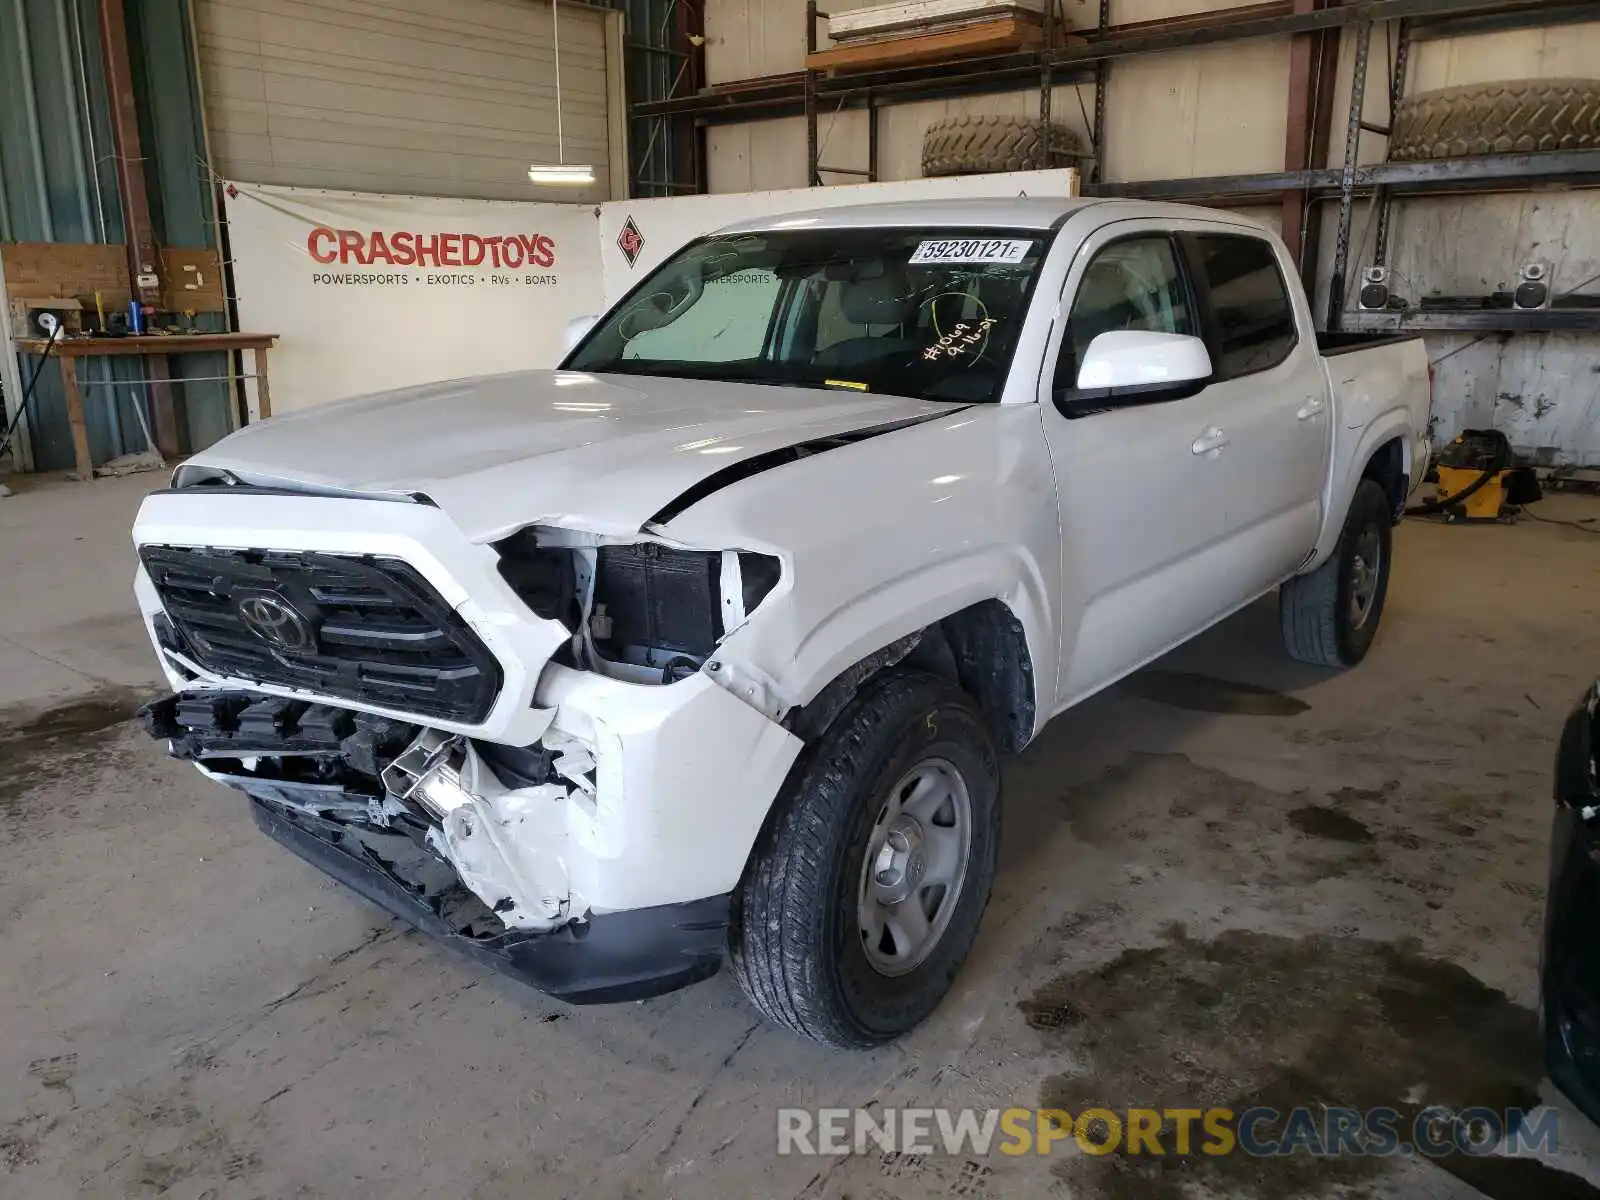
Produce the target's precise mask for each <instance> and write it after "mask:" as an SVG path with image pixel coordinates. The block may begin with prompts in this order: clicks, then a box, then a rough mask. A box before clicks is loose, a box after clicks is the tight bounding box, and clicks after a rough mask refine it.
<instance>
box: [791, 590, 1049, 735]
mask: <svg viewBox="0 0 1600 1200" xmlns="http://www.w3.org/2000/svg"><path fill="white" fill-rule="evenodd" d="M897 667H898V668H905V669H912V670H919V671H923V672H926V673H927V674H930V675H938V676H940V677H942V678H945V679H948V680H950V681H951V682H952V683H954V684H955V685H956V686H957V687H959V688H960V689H961V690H962V691H963V692H965V693H966V694H967V695H968V696H970V697H971V698H972V700H973V702H974V703H975V704H976V705H977V707H978V711H979V712H980V713H982V714H983V717H984V720H985V723H986V724H987V725H988V727H989V732H990V735H991V736H992V737H993V738H994V741H995V745H996V746H997V747H998V748H999V749H1001V750H1003V751H1007V752H1016V751H1018V750H1021V749H1022V748H1023V747H1024V746H1026V745H1027V744H1028V742H1030V741H1031V740H1032V739H1033V735H1034V733H1035V731H1036V729H1037V726H1038V720H1039V712H1040V711H1041V706H1040V704H1039V698H1038V689H1037V669H1036V664H1035V661H1034V655H1033V652H1032V650H1031V648H1030V639H1029V636H1028V630H1027V628H1026V626H1025V624H1024V622H1023V620H1022V619H1021V617H1019V616H1018V614H1017V613H1016V612H1015V611H1014V610H1013V609H1012V607H1011V605H1010V604H1008V603H1007V602H1006V601H1005V600H1002V599H1000V598H998V597H991V598H988V599H983V600H979V601H976V602H974V603H972V604H968V605H965V606H964V607H962V608H959V609H956V610H955V611H953V612H951V613H949V614H948V615H946V616H943V617H940V618H938V619H936V620H934V621H931V622H929V623H928V624H926V625H924V626H922V627H921V628H920V629H917V630H914V631H913V632H911V633H909V634H905V635H903V636H901V637H898V638H895V639H894V640H893V641H891V642H889V643H888V644H887V645H885V646H883V647H881V648H880V649H878V650H875V651H873V652H872V653H871V654H868V655H866V656H865V657H863V658H861V659H859V660H857V661H856V662H854V663H852V664H850V666H848V667H846V668H845V669H844V670H843V671H841V672H839V673H838V674H837V675H835V676H834V677H833V678H832V679H830V680H829V681H828V682H827V683H825V684H824V685H823V686H822V687H821V688H820V689H819V690H818V691H817V693H816V694H815V695H814V696H813V697H812V698H811V699H810V700H809V701H807V702H806V703H805V704H800V705H796V706H794V707H793V708H791V709H790V710H789V711H788V712H787V713H786V714H785V715H784V719H783V724H784V726H785V727H786V728H787V729H789V730H790V732H792V733H794V734H796V735H797V736H798V737H800V738H802V739H803V740H805V741H807V742H810V741H813V740H815V739H816V738H818V737H820V736H821V735H822V733H823V732H825V731H826V729H827V728H828V726H829V725H831V724H832V722H833V720H834V718H835V717H837V716H838V715H839V713H840V712H842V711H843V710H844V708H845V706H846V705H848V704H849V703H850V701H851V699H852V698H853V697H854V696H855V695H856V694H857V693H858V692H860V691H861V689H862V688H863V687H865V686H866V685H867V684H868V683H869V682H870V681H871V680H873V679H875V678H876V677H878V676H879V675H881V674H882V673H883V672H885V671H889V670H893V669H895V668H897Z"/></svg>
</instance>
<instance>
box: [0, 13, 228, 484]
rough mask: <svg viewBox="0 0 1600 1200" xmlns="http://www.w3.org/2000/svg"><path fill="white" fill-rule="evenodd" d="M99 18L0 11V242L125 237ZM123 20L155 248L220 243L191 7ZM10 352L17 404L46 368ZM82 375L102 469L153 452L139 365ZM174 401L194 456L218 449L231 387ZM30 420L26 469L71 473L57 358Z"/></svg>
mask: <svg viewBox="0 0 1600 1200" xmlns="http://www.w3.org/2000/svg"><path fill="white" fill-rule="evenodd" d="M97 9H98V4H97V0H21V2H20V3H12V4H8V5H6V6H5V7H4V8H3V9H0V11H3V12H4V16H0V241H13V242H62V243H94V244H100V245H105V244H112V243H120V242H122V241H123V240H124V232H123V225H122V210H121V207H120V203H119V201H118V197H117V182H116V172H115V155H114V151H113V146H112V137H111V120H110V107H109V101H108V99H107V96H106V87H105V79H104V72H103V69H102V57H101V55H102V52H101V46H100V33H99V23H98V14H97ZM124 13H125V18H126V22H127V30H128V41H129V57H130V60H131V65H132V68H133V82H134V90H135V92H136V94H137V96H138V101H139V106H140V112H141V115H142V117H143V118H144V122H143V124H142V126H141V129H140V140H141V142H142V144H143V151H144V157H145V162H144V171H145V183H146V187H147V189H148V192H149V198H150V211H151V218H152V221H153V223H154V225H155V231H156V236H157V240H158V241H159V242H160V243H161V244H162V245H164V246H180V247H206V246H211V245H214V244H215V236H214V235H215V230H214V229H213V227H212V223H211V212H212V210H211V192H210V184H209V182H208V181H207V179H206V174H205V168H204V164H203V156H202V152H201V146H202V135H201V129H200V118H199V112H198V107H197V105H198V101H197V98H196V95H195V93H194V75H193V70H192V62H193V47H192V45H191V44H190V42H189V16H188V9H187V6H186V4H185V3H182V2H177V0H169V2H166V3H161V4H150V3H145V2H144V0H125V3H124ZM205 319H206V318H201V320H202V322H203V321H204V320H205ZM7 357H8V361H7V363H6V364H5V369H4V370H3V371H0V378H3V379H4V381H5V382H6V384H7V388H6V390H7V404H8V406H10V405H13V404H15V402H16V400H15V397H16V396H17V395H18V393H20V391H21V390H22V389H21V385H20V381H21V380H25V379H27V378H29V377H31V376H32V374H33V372H34V369H35V367H36V366H37V365H38V360H37V359H35V358H32V357H28V358H25V359H23V360H22V361H21V363H20V369H13V368H14V367H15V366H16V360H14V359H11V358H10V356H9V355H8V356H7ZM226 366H227V364H226V360H225V356H223V355H221V354H197V355H179V356H173V357H172V359H171V372H172V374H173V376H174V377H178V376H183V375H190V376H196V377H215V376H217V375H219V374H221V373H222V372H223V371H224V370H226ZM78 376H79V378H80V380H81V381H82V384H83V394H84V419H85V424H86V425H87V428H88V433H89V447H90V452H91V455H92V457H93V459H94V461H95V462H96V463H103V462H105V461H107V460H108V459H111V458H114V457H117V456H118V455H122V454H125V453H129V452H134V451H140V450H143V449H145V445H146V443H145V435H144V431H143V428H142V426H141V424H140V417H141V415H142V411H143V409H144V408H145V406H146V402H147V389H146V387H145V385H144V378H145V376H144V370H143V366H142V364H141V363H140V362H139V361H138V360H137V359H132V358H112V359H106V358H100V359H85V360H83V361H82V362H81V363H80V364H79V366H78ZM172 392H173V395H174V397H175V398H176V399H177V400H178V401H179V402H180V404H181V405H182V409H183V412H184V415H185V419H186V421H187V428H186V430H185V434H186V438H187V441H188V444H189V446H190V447H191V448H195V449H198V448H200V447H203V446H207V445H209V444H211V443H212V442H214V441H216V439H217V438H219V437H221V436H222V435H223V434H224V433H226V432H227V431H228V430H229V429H230V428H231V411H230V397H229V392H228V388H227V386H226V385H225V384H222V383H217V382H211V381H209V380H208V381H207V382H200V383H189V384H184V383H176V384H174V385H172ZM28 418H29V419H28V422H27V425H26V426H24V428H25V429H26V430H27V433H28V437H27V438H26V440H25V442H24V445H25V447H26V448H27V450H28V453H27V454H26V455H24V456H23V459H24V461H25V462H26V463H27V464H28V465H30V466H32V467H33V468H34V469H37V470H54V469H62V468H67V467H70V466H72V464H73V460H74V454H73V447H72V436H71V431H70V429H69V427H68V424H67V417H66V402H65V399H64V397H63V394H62V389H61V383H60V376H59V373H58V370H57V367H56V364H55V363H53V362H52V363H48V364H46V366H45V369H44V370H43V371H41V372H40V374H39V379H38V383H37V385H36V387H35V390H34V394H33V399H32V401H31V403H30V405H29V414H28ZM3 461H4V459H0V462H3Z"/></svg>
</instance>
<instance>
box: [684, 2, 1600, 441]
mask: <svg viewBox="0 0 1600 1200" xmlns="http://www.w3.org/2000/svg"><path fill="white" fill-rule="evenodd" d="M868 2H870V0H841V2H838V3H835V4H834V5H832V6H831V7H832V8H833V9H834V10H840V9H850V8H856V7H862V6H864V4H866V3H868ZM1232 7H1236V5H1234V4H1230V3H1222V2H1219V0H1113V3H1112V11H1111V20H1112V21H1113V23H1118V24H1120V23H1126V22H1131V21H1147V20H1155V19H1159V18H1163V17H1172V16H1179V15H1185V14H1190V13H1197V12H1212V11H1218V10H1222V9H1227V8H1232ZM1098 9H1099V5H1098V2H1097V0H1065V3H1064V6H1063V11H1064V13H1065V14H1066V17H1067V20H1068V23H1069V24H1070V25H1072V26H1074V27H1090V26H1092V25H1093V24H1094V22H1095V20H1096V16H1097V13H1098ZM804 14H805V5H804V3H803V0H706V28H707V43H706V65H707V72H708V75H709V78H710V80H711V82H712V83H714V84H715V83H721V82H728V81H731V80H735V79H744V78H749V77H752V76H757V75H765V74H774V73H779V72H786V71H796V70H799V69H800V68H801V67H802V66H803V63H804V59H805V29H804V24H805V15H804ZM824 33H825V31H819V38H821V37H822V36H823V34H824ZM1392 36H1393V30H1391V29H1386V28H1384V27H1379V28H1378V29H1377V30H1375V32H1374V36H1373V42H1372V50H1371V57H1370V63H1369V68H1368V78H1367V91H1366V96H1367V101H1366V109H1365V112H1366V116H1367V119H1368V120H1370V121H1372V122H1374V123H1377V124H1383V123H1386V122H1387V120H1388V116H1389V113H1388V79H1389V64H1390V62H1391V57H1390V51H1389V39H1390V38H1391V37H1392ZM1353 37H1354V35H1353V31H1351V30H1346V31H1345V34H1344V40H1343V44H1342V45H1341V49H1340V70H1339V80H1338V84H1337V89H1336V93H1337V94H1336V96H1335V99H1334V107H1333V120H1332V137H1331V139H1330V153H1329V164H1328V165H1338V164H1339V163H1341V162H1343V161H1344V129H1345V113H1346V111H1347V109H1348V103H1349V95H1350V80H1351V77H1352V74H1353V70H1352V66H1353V61H1354V46H1353ZM823 44H825V42H824V43H823ZM1289 49H1290V42H1289V39H1287V38H1272V39H1264V40H1254V41H1247V42H1234V43H1225V44H1222V45H1216V46H1202V47H1196V48H1195V49H1192V50H1178V51H1173V52H1171V53H1167V54H1159V55H1141V56H1136V57H1133V58H1128V59H1119V60H1117V61H1115V62H1114V63H1113V64H1112V66H1111V71H1110V86H1109V88H1108V89H1107V92H1108V95H1107V109H1106V147H1105V162H1104V164H1103V171H1102V176H1103V178H1104V179H1106V180H1107V181H1108V182H1113V183H1115V182H1118V181H1134V180H1142V179H1160V178H1174V177H1181V176H1191V175H1221V174H1234V173H1245V172H1252V171H1275V170H1279V169H1281V168H1282V166H1283V154H1284V140H1285V133H1286V129H1287V108H1288V105H1287V86H1288V78H1289ZM1597 62H1600V21H1597V22H1595V23H1593V24H1582V25H1566V26H1561V27H1557V28H1553V29H1531V30H1518V31H1513V32H1509V33H1496V34H1489V35H1483V36H1476V37H1470V38H1454V39H1448V40H1439V41H1427V42H1421V43H1418V44H1417V45H1415V46H1414V47H1413V51H1412V57H1411V67H1410V76H1409V87H1408V90H1409V92H1410V93H1412V94H1414V93H1416V92H1418V91H1425V90H1432V89H1435V88H1442V87H1453V86H1457V85H1464V84H1470V83H1482V82H1490V81H1494V80H1499V79H1516V78H1530V77H1563V76H1574V77H1594V76H1600V69H1597V68H1596V67H1595V66H1594V64H1595V63H1597ZM1074 92H1075V89H1072V88H1060V89H1057V92H1056V94H1055V98H1054V100H1053V115H1054V116H1055V118H1056V119H1057V120H1062V121H1065V122H1066V123H1067V124H1069V125H1070V126H1072V127H1074V128H1075V129H1077V130H1079V132H1080V135H1081V134H1083V133H1085V132H1086V131H1085V130H1084V125H1085V120H1084V117H1083V115H1082V111H1087V112H1088V113H1090V114H1092V113H1093V106H1094V93H1093V89H1092V88H1091V87H1085V88H1082V89H1081V92H1082V99H1083V110H1082V111H1080V108H1079V105H1078V99H1077V96H1076V95H1075V94H1074ZM1037 111H1038V92H1037V90H1033V89H1030V90H1027V91H1020V92H1017V93H1014V94H1007V95H999V96H979V97H972V98H970V99H963V100H955V101H940V102H933V103H926V104H915V105H906V106H903V107H892V108H886V109H883V110H881V113H880V116H879V121H880V125H879V135H880V144H879V154H880V164H879V165H880V170H881V172H882V174H883V177H884V178H886V179H909V178H916V177H917V176H918V175H919V174H920V173H921V171H920V168H921V142H922V133H923V131H924V130H925V129H926V128H927V126H928V124H929V123H930V122H932V121H934V120H937V119H938V118H940V117H943V116H947V115H952V114H954V113H960V112H968V113H1016V114H1019V115H1032V114H1034V113H1037ZM818 137H819V141H820V142H821V143H822V144H823V146H824V150H823V153H822V155H821V158H822V161H823V162H824V164H828V165H832V166H836V167H862V166H865V164H866V123H865V117H864V115H862V114H860V113H844V114H840V115H838V116H833V115H831V114H828V113H826V112H824V113H823V114H822V116H821V119H820V122H819V127H818ZM1085 140H1086V139H1085ZM707 154H708V160H709V162H708V166H709V182H710V187H711V190H712V191H716V192H725V191H745V190H752V189H761V188H770V187H799V186H803V185H804V183H805V157H806V147H805V124H804V122H803V121H802V120H800V119H798V118H796V119H792V120H783V121H765V122H760V123H754V124H747V125H723V126H713V127H712V128H710V129H709V130H708V131H707ZM1386 154H1387V143H1386V139H1384V138H1383V137H1381V136H1378V135H1374V134H1371V133H1366V134H1363V135H1362V137H1361V140H1360V143H1359V152H1358V161H1360V162H1363V163H1372V162H1381V161H1383V160H1384V158H1385V156H1386ZM823 178H824V181H825V182H846V181H847V180H846V178H845V177H843V176H829V175H827V174H826V173H825V174H824V176H823ZM1335 209H1336V206H1335V205H1324V206H1321V209H1320V210H1319V211H1318V212H1317V213H1316V214H1315V216H1314V218H1313V219H1315V220H1318V221H1320V222H1321V224H1322V231H1323V237H1322V239H1321V261H1320V263H1319V271H1318V281H1319V286H1318V293H1319V294H1318V296H1317V297H1316V302H1317V312H1318V314H1319V317H1320V316H1321V315H1322V314H1323V313H1324V312H1325V311H1326V299H1327V280H1328V276H1329V274H1330V273H1331V266H1332V259H1333V251H1334V243H1335V230H1336V220H1335V217H1336V212H1335ZM1239 211H1240V212H1242V213H1244V214H1245V215H1248V216H1250V217H1252V218H1254V219H1256V220H1259V221H1262V222H1263V223H1264V224H1267V225H1268V226H1269V227H1272V228H1277V226H1278V224H1279V212H1280V210H1279V209H1278V208H1277V207H1276V206H1266V207H1252V208H1249V209H1241V210H1239ZM1351 242H1352V251H1351V256H1350V270H1351V277H1352V279H1356V278H1359V274H1358V273H1359V270H1360V268H1361V267H1362V266H1364V265H1367V264H1369V263H1370V262H1371V261H1372V247H1373V242H1374V222H1373V214H1372V211H1371V209H1370V206H1367V205H1357V207H1356V210H1355V217H1354V221H1353V225H1352V238H1351ZM1390 247H1391V251H1390V263H1391V265H1392V266H1393V268H1394V270H1395V276H1396V280H1397V288H1398V290H1399V291H1400V292H1401V294H1404V295H1407V296H1408V297H1410V298H1412V299H1413V300H1414V299H1416V298H1417V297H1419V296H1423V295H1428V294H1446V295H1475V294H1481V293H1486V292H1488V291H1492V290H1494V289H1495V288H1497V287H1500V286H1503V285H1504V284H1505V283H1507V282H1509V281H1511V280H1514V279H1515V277H1516V272H1517V268H1518V267H1519V265H1520V264H1522V263H1524V262H1527V261H1529V260H1531V259H1535V258H1540V259H1545V260H1548V261H1550V262H1552V263H1553V264H1554V267H1555V282H1556V288H1557V290H1558V292H1559V291H1560V290H1561V289H1562V288H1563V287H1566V288H1572V287H1575V286H1577V285H1579V284H1585V285H1586V286H1585V287H1584V290H1585V291H1589V292H1600V280H1590V279H1589V276H1591V275H1594V274H1597V273H1600V192H1596V191H1577V192H1554V191H1548V190H1547V191H1542V192H1534V193H1529V194H1526V195H1501V196H1463V197H1448V198H1446V197H1435V198H1410V199H1402V200H1399V201H1397V203H1396V205H1395V207H1394V210H1393V214H1392V226H1391V238H1390ZM1350 290H1351V293H1352V298H1351V300H1350V301H1349V303H1350V304H1351V305H1352V306H1353V305H1354V299H1353V292H1354V290H1355V289H1354V288H1351V289H1350ZM1428 341H1429V350H1430V354H1431V355H1432V356H1433V357H1434V358H1435V359H1437V360H1439V361H1438V386H1437V391H1436V411H1435V419H1436V432H1437V435H1438V437H1439V438H1440V439H1441V440H1442V439H1445V438H1448V437H1450V436H1453V435H1454V434H1455V433H1456V432H1457V431H1459V430H1460V429H1462V428H1469V427H1478V426H1483V425H1490V424H1494V425H1497V426H1499V427H1501V428H1504V429H1505V430H1507V432H1508V433H1509V434H1510V435H1511V436H1512V438H1513V441H1514V442H1515V443H1516V445H1517V446H1518V448H1519V449H1521V450H1523V451H1525V452H1527V453H1530V454H1537V455H1539V456H1540V457H1541V458H1544V459H1554V460H1558V461H1570V462H1579V463H1585V464H1600V375H1597V374H1596V373H1595V372H1594V371H1593V370H1592V369H1591V367H1590V365H1589V364H1590V362H1592V361H1593V359H1594V358H1595V357H1596V354H1597V351H1600V346H1597V345H1596V341H1597V339H1595V338H1593V337H1580V336H1575V335H1546V336H1535V335H1519V336H1517V337H1514V338H1502V337H1500V336H1498V335H1495V336H1491V337H1487V338H1483V339H1473V338H1470V337H1430V338H1429V339H1428Z"/></svg>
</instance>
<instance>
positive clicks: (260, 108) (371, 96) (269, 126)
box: [195, 0, 626, 202]
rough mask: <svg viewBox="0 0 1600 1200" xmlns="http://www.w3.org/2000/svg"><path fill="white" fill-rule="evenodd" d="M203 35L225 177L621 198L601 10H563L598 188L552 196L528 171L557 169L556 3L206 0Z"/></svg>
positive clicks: (565, 90)
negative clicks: (616, 190) (614, 183)
mask: <svg viewBox="0 0 1600 1200" xmlns="http://www.w3.org/2000/svg"><path fill="white" fill-rule="evenodd" d="M195 25H196V29H197V32H198V41H199V53H200V71H201V76H202V79H203V81H204V85H205V104H206V121H207V125H208V128H209V130H210V142H211V155H212V164H213V166H214V168H215V169H216V170H217V172H218V173H219V174H221V175H224V176H226V177H229V178H233V179H239V180H244V181H248V182H251V183H276V184H288V185H294V186H302V187H327V188H339V189H345V190H350V191H366V192H397V193H409V194H415V195H425V196H456V197H465V198H476V199H499V200H528V199H540V198H545V199H553V200H571V201H578V202H594V201H599V200H604V199H607V198H609V197H610V196H611V194H612V189H611V172H612V158H613V155H614V154H616V153H617V151H618V146H617V144H616V143H615V141H614V139H615V137H616V133H617V130H616V129H614V128H613V126H612V122H611V120H610V115H611V114H610V97H611V94H612V91H613V90H614V89H615V90H617V91H620V86H621V81H620V80H619V79H615V78H612V77H611V76H612V74H613V73H614V69H613V67H612V64H613V63H614V62H616V61H620V60H619V59H618V58H617V57H616V51H617V49H619V48H613V47H608V45H607V37H608V29H614V28H615V23H614V22H613V21H612V19H611V15H610V14H608V13H606V12H604V11H601V10H598V9H594V8H590V7H588V6H584V5H577V4H568V3H563V4H562V7H561V14H560V30H559V32H560V39H561V99H562V103H561V110H562V120H563V133H564V135H565V142H566V160H567V161H568V162H578V163H589V164H592V165H593V166H594V167H595V177H596V178H595V184H594V186H593V187H591V188H588V189H582V190H571V189H562V190H559V191H554V192H552V193H551V194H549V195H548V196H541V195H540V194H539V192H538V190H537V189H534V188H533V187H532V185H530V184H529V182H528V176H527V171H528V164H529V163H530V162H533V161H547V162H555V161H556V158H557V139H556V115H555V95H556V93H555V72H554V65H555V56H554V42H553V37H552V27H551V7H550V3H549V0H197V3H196V8H195ZM611 36H613V37H614V36H615V34H614V33H613V34H612V35H611ZM618 120H619V121H620V114H618ZM619 170H620V172H621V173H622V175H623V177H624V178H625V173H626V165H625V163H623V164H622V165H620V167H619Z"/></svg>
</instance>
